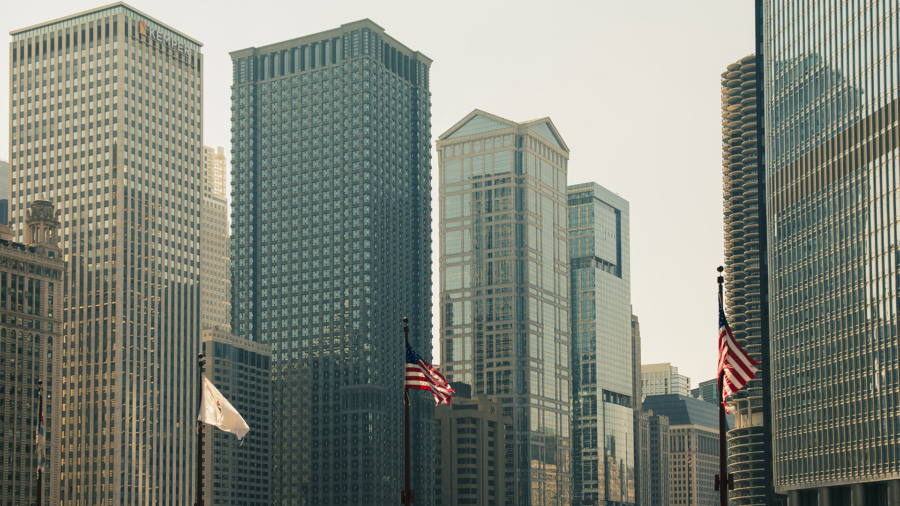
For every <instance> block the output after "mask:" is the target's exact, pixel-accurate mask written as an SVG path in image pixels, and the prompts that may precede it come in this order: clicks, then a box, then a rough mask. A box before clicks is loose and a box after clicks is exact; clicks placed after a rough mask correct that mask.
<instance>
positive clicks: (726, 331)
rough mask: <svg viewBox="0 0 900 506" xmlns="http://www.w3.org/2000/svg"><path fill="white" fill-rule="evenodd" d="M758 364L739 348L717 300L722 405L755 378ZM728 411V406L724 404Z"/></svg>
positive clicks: (720, 300)
mask: <svg viewBox="0 0 900 506" xmlns="http://www.w3.org/2000/svg"><path fill="white" fill-rule="evenodd" d="M757 365H759V362H757V361H755V360H753V359H752V358H750V355H747V352H746V351H744V349H743V348H741V345H739V344H738V342H737V341H735V339H734V334H732V333H731V327H729V326H728V320H727V319H726V318H725V309H723V307H722V299H721V298H720V299H719V367H718V379H719V391H720V392H722V403H723V404H725V402H726V400H727V399H728V397H730V396H731V394H733V393H735V392H737V391H738V390H740V389H742V388H744V386H746V385H747V383H749V382H750V380H752V379H753V378H755V377H756V372H757V369H756V367H755V366H757ZM725 411H726V412H727V411H728V404H725Z"/></svg>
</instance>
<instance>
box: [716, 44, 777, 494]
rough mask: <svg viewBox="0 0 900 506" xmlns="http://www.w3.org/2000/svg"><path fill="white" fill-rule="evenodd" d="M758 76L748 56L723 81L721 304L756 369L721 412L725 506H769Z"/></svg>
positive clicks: (725, 73) (727, 72) (753, 56)
mask: <svg viewBox="0 0 900 506" xmlns="http://www.w3.org/2000/svg"><path fill="white" fill-rule="evenodd" d="M759 70H761V69H758V68H757V58H756V56H755V55H750V56H746V57H744V58H742V59H740V60H739V61H737V62H735V63H732V64H731V65H729V66H728V69H727V70H726V71H725V72H723V73H722V178H723V188H724V206H725V209H724V211H725V212H724V218H725V279H726V284H725V289H726V290H725V301H726V313H727V315H728V320H729V322H730V324H731V329H732V331H733V332H734V337H735V339H736V340H737V341H738V343H740V345H741V346H742V347H743V348H744V350H746V351H747V353H748V354H749V355H750V356H751V357H752V358H753V359H754V360H756V361H757V362H760V365H759V366H758V369H759V374H757V377H756V378H755V379H754V380H752V381H750V382H749V383H748V384H747V386H746V387H745V388H743V389H742V390H740V391H738V392H736V393H734V394H733V395H732V396H731V397H729V399H728V404H729V405H730V406H731V410H732V412H733V413H734V421H735V424H734V429H732V430H731V431H729V433H728V444H729V446H730V447H731V448H732V451H731V452H730V455H729V466H730V467H729V472H731V473H732V474H733V475H734V491H732V492H730V493H729V495H730V499H731V500H732V501H733V502H734V503H735V504H739V505H755V504H758V505H765V504H769V502H768V501H767V493H766V479H765V477H766V466H770V465H771V463H770V462H769V461H767V460H766V459H765V456H764V454H765V448H766V444H767V443H766V436H765V428H764V426H765V424H766V417H765V411H764V409H763V403H764V402H768V400H769V399H768V395H767V394H765V391H764V389H763V376H764V375H766V374H769V370H768V367H769V364H768V357H764V356H763V353H762V345H763V335H764V332H765V333H766V334H767V333H768V330H767V328H768V321H765V320H764V319H763V309H765V308H763V304H764V303H765V298H764V297H762V293H763V292H764V291H765V288H766V287H764V286H763V284H764V283H766V281H767V280H766V279H765V278H763V277H762V276H761V273H762V264H763V262H764V261H765V255H766V252H765V250H763V249H761V248H760V243H761V241H760V239H761V237H762V234H765V221H764V216H761V215H760V201H761V200H762V199H763V198H765V195H764V194H761V193H760V191H759V190H760V187H761V184H760V176H759V170H758V160H759V158H758V153H759V151H760V140H759V139H758V137H757V119H758V115H757V112H758V110H757V87H756V86H757V80H756V73H757V71H759Z"/></svg>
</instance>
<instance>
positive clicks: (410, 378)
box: [404, 343, 453, 404]
mask: <svg viewBox="0 0 900 506" xmlns="http://www.w3.org/2000/svg"><path fill="white" fill-rule="evenodd" d="M404 386H405V388H414V389H417V390H431V394H432V395H433V396H434V402H435V404H450V395H451V394H452V393H453V389H452V388H450V384H449V383H447V380H446V379H445V378H444V375H443V374H441V373H440V371H438V370H437V369H435V368H434V366H432V365H431V364H429V363H428V362H426V361H425V360H424V359H423V358H422V357H420V356H419V354H418V353H416V350H414V349H413V347H412V346H411V345H410V344H409V343H406V380H405V382H404Z"/></svg>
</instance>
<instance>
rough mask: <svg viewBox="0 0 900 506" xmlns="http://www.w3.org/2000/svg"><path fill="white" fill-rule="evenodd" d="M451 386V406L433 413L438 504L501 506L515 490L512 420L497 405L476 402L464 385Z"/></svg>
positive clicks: (479, 398)
mask: <svg viewBox="0 0 900 506" xmlns="http://www.w3.org/2000/svg"><path fill="white" fill-rule="evenodd" d="M451 386H452V387H453V389H454V390H455V391H456V392H455V393H454V394H453V398H452V402H451V404H450V405H449V406H448V405H446V404H441V405H438V406H437V407H435V410H434V414H435V431H434V439H435V504H436V505H437V506H456V505H465V504H478V505H483V506H501V505H503V504H504V497H505V495H506V490H507V484H509V485H511V484H512V480H507V472H506V471H507V469H509V470H510V471H512V469H513V462H512V458H513V457H512V456H513V452H512V441H510V442H509V443H510V444H509V445H508V447H509V448H510V449H509V450H507V445H506V442H507V441H506V440H507V437H511V436H512V417H510V416H503V414H502V409H501V406H500V403H499V402H498V400H497V399H494V398H490V397H488V396H486V395H477V396H472V389H471V387H470V386H469V385H467V384H465V383H456V382H453V383H451ZM508 435H509V436H508Z"/></svg>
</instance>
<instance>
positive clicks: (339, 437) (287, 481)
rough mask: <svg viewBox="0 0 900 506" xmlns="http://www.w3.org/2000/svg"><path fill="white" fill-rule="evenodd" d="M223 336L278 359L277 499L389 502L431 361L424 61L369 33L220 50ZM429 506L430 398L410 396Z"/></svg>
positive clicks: (418, 468)
mask: <svg viewBox="0 0 900 506" xmlns="http://www.w3.org/2000/svg"><path fill="white" fill-rule="evenodd" d="M231 58H232V64H233V75H234V81H233V85H232V96H231V98H232V102H231V103H232V111H233V112H232V125H233V133H232V141H231V146H232V168H233V180H232V195H233V196H234V203H233V214H232V216H231V218H232V249H231V251H232V318H231V324H232V332H233V333H234V334H235V335H237V336H239V337H242V338H245V339H249V340H252V341H256V342H259V343H261V344H263V345H266V346H269V347H270V348H271V350H272V377H273V385H272V397H273V399H275V400H276V402H275V403H274V405H273V416H272V424H273V426H272V434H271V438H272V445H273V455H272V457H273V470H272V500H273V503H274V504H277V505H307V504H308V505H314V504H326V503H328V504H345V503H347V504H350V503H353V504H373V505H387V504H396V503H397V502H398V501H399V500H400V492H401V490H402V488H403V471H404V470H403V431H402V430H397V428H398V427H403V404H402V401H401V394H402V388H401V385H402V384H403V371H404V363H405V353H404V348H403V346H404V344H403V331H402V329H403V322H402V318H403V317H404V316H407V317H409V319H410V322H409V327H410V336H409V337H410V342H411V343H412V345H413V346H414V347H415V348H416V350H417V351H418V352H419V354H420V355H421V356H422V357H423V358H424V359H425V360H428V361H429V362H431V361H432V358H431V357H432V355H431V304H430V302H429V301H431V197H430V195H431V193H430V191H431V92H430V91H429V67H430V65H431V60H430V59H429V58H427V57H426V56H424V55H422V54H421V53H419V52H417V51H413V50H411V49H409V48H408V47H406V46H405V45H403V44H402V43H400V42H399V41H397V40H395V39H394V38H392V37H390V36H389V35H387V34H386V33H385V31H384V29H383V28H381V27H380V26H378V25H377V24H375V23H373V22H372V21H370V20H362V21H357V22H354V23H349V24H345V25H341V27H339V28H335V29H333V30H329V31H326V32H321V33H317V34H314V35H307V36H303V37H300V38H297V39H292V40H288V41H283V42H278V43H275V44H270V45H267V46H264V47H252V48H247V49H243V50H240V51H236V52H233V53H231ZM411 395H412V398H413V405H412V408H411V419H412V432H413V435H412V443H413V448H412V455H413V457H412V458H413V460H412V462H413V466H412V467H413V469H412V475H413V489H414V490H415V494H416V501H417V503H422V504H431V503H433V502H434V434H433V430H434V400H433V398H432V396H431V394H430V393H428V392H420V391H414V392H413V393H412V394H411Z"/></svg>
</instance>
